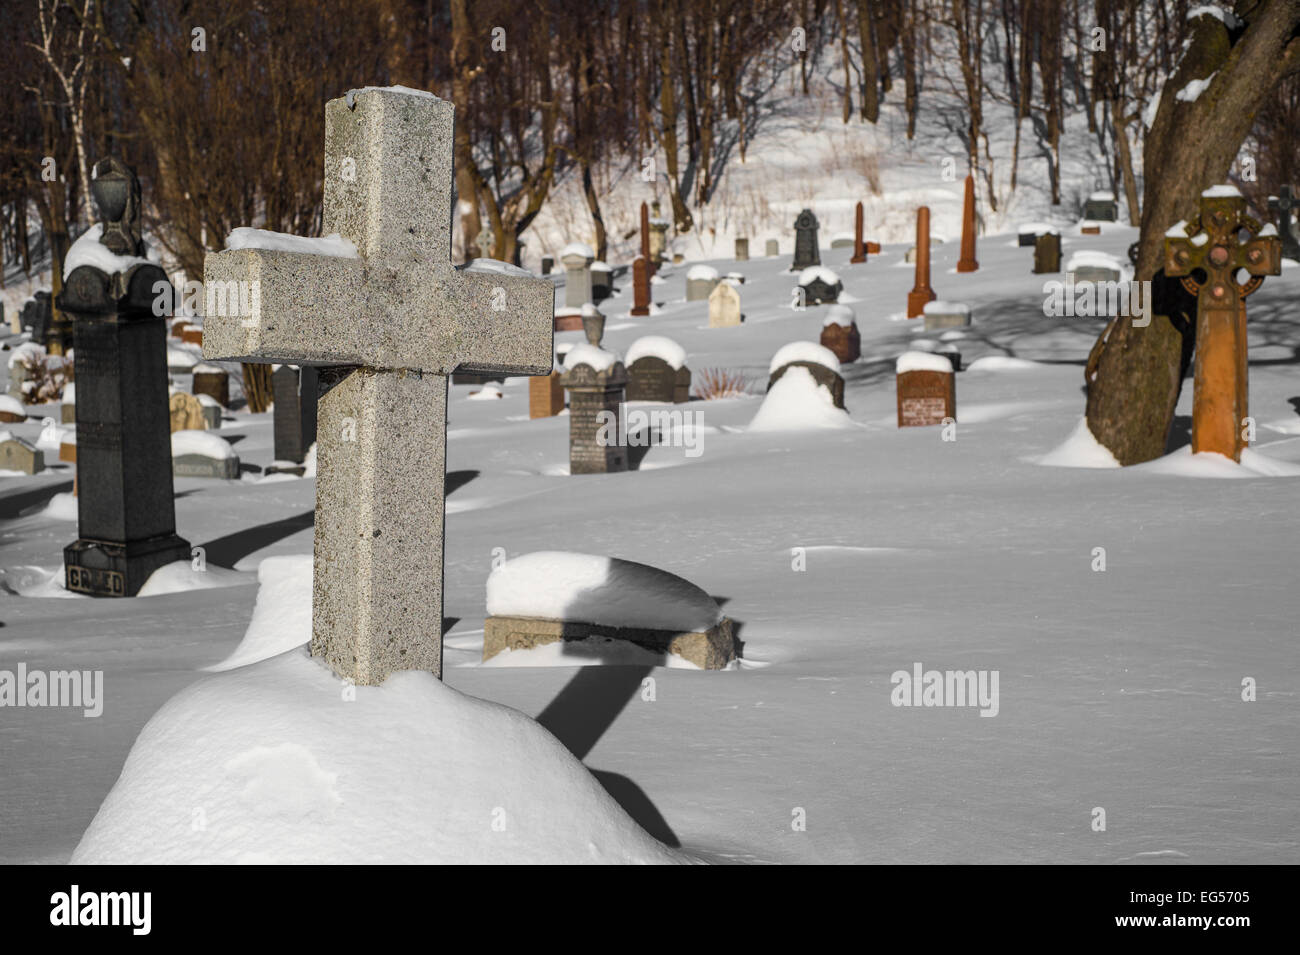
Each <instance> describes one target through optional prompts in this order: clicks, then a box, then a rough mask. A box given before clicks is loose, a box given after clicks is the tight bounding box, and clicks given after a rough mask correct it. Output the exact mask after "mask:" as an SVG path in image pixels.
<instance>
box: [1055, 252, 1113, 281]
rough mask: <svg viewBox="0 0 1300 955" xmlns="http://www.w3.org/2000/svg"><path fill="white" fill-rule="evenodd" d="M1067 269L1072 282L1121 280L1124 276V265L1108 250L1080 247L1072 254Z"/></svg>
mask: <svg viewBox="0 0 1300 955" xmlns="http://www.w3.org/2000/svg"><path fill="white" fill-rule="evenodd" d="M1065 271H1066V273H1067V274H1068V276H1069V279H1070V281H1071V282H1074V283H1079V282H1119V281H1122V280H1123V278H1124V269H1123V265H1122V264H1121V263H1120V261H1119V259H1117V258H1115V257H1114V256H1113V255H1111V254H1109V253H1107V252H1096V251H1093V250H1091V249H1080V250H1079V251H1078V252H1075V253H1074V254H1073V255H1071V256H1070V260H1069V261H1068V262H1067V263H1066V264H1065Z"/></svg>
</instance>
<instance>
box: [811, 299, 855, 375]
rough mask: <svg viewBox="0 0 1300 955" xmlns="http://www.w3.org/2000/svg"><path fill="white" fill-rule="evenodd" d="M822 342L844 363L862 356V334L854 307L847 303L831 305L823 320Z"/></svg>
mask: <svg viewBox="0 0 1300 955" xmlns="http://www.w3.org/2000/svg"><path fill="white" fill-rule="evenodd" d="M820 344H821V346H822V347H823V348H828V349H830V350H831V351H832V352H834V353H835V357H836V358H838V359H839V361H840V364H842V365H847V364H849V363H850V362H855V361H857V360H858V359H859V358H861V357H862V335H861V333H859V331H858V323H857V320H856V316H855V315H854V314H853V309H851V308H849V307H848V306H847V305H832V306H831V307H830V309H829V310H828V311H827V313H826V318H825V320H823V322H822V334H821V339H820Z"/></svg>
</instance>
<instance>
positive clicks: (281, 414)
mask: <svg viewBox="0 0 1300 955" xmlns="http://www.w3.org/2000/svg"><path fill="white" fill-rule="evenodd" d="M318 386H319V377H318V375H317V372H316V368H315V367H314V366H312V365H303V366H302V367H301V368H295V367H294V366H293V365H281V366H280V367H279V368H277V369H275V371H273V372H272V373H271V394H272V401H273V406H272V410H273V412H274V415H275V420H274V423H273V425H272V430H273V432H274V436H275V460H276V461H283V462H286V463H289V464H295V465H301V464H302V462H303V461H304V460H305V459H306V457H307V449H308V448H310V447H311V446H312V445H313V444H315V443H316V392H317V388H318ZM280 470H290V469H288V468H281V469H280ZM298 473H299V474H301V473H302V472H301V471H298Z"/></svg>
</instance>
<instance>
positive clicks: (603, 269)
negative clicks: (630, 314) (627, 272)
mask: <svg viewBox="0 0 1300 955" xmlns="http://www.w3.org/2000/svg"><path fill="white" fill-rule="evenodd" d="M613 294H614V278H613V270H612V269H611V268H610V267H609V266H608V265H606V264H605V263H604V262H601V261H596V262H592V263H591V300H592V301H593V302H603V301H604V300H605V299H607V298H609V297H610V296H611V295H613Z"/></svg>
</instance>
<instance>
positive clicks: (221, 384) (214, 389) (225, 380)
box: [190, 362, 230, 408]
mask: <svg viewBox="0 0 1300 955" xmlns="http://www.w3.org/2000/svg"><path fill="white" fill-rule="evenodd" d="M191 374H193V376H194V378H193V381H192V382H191V383H190V391H191V392H192V393H193V394H195V395H207V396H208V397H209V398H212V399H213V400H214V401H216V402H217V404H219V405H221V407H223V408H225V407H227V406H228V405H229V404H230V374H229V373H228V372H227V371H226V370H225V369H224V368H218V367H217V366H216V365H209V364H207V363H205V362H200V363H199V364H197V365H195V366H194V370H193V372H191Z"/></svg>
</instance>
